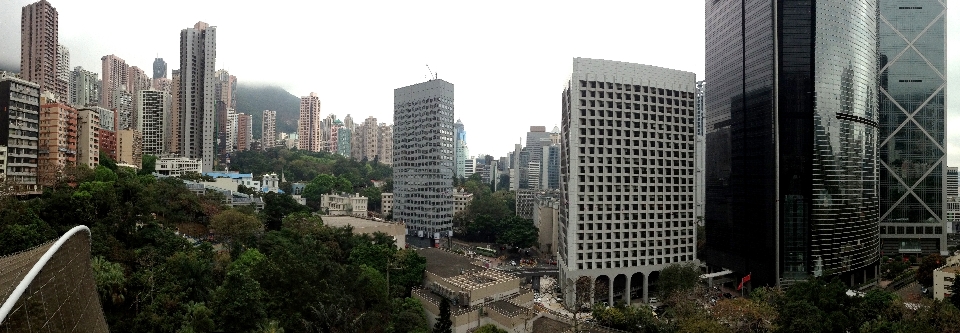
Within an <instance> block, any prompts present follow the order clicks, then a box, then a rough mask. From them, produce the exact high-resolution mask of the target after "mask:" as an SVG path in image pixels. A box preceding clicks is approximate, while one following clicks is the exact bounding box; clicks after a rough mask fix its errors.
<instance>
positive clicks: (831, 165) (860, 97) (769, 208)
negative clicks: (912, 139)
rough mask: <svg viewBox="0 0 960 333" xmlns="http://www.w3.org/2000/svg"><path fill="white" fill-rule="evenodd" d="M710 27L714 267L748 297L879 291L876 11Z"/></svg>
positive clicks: (713, 15) (709, 16)
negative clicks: (775, 292)
mask: <svg viewBox="0 0 960 333" xmlns="http://www.w3.org/2000/svg"><path fill="white" fill-rule="evenodd" d="M706 20H707V22H706V32H707V33H706V36H707V38H706V78H705V79H706V81H707V82H710V87H711V88H710V89H709V92H708V93H707V95H706V98H705V110H706V112H705V119H704V130H705V135H706V140H705V141H706V154H707V155H706V167H705V180H704V182H705V183H706V198H705V220H706V221H705V224H706V233H707V235H706V237H707V238H706V240H707V244H706V246H707V249H706V253H705V255H706V258H705V259H706V261H707V263H708V264H709V265H711V266H714V267H722V268H726V269H730V270H733V271H734V272H735V274H736V275H737V277H736V278H738V279H739V278H740V277H741V276H746V275H748V274H751V273H752V275H751V281H752V282H751V283H752V286H761V285H779V284H790V283H792V282H793V281H800V280H805V279H808V278H809V277H811V276H817V275H824V276H828V275H829V276H839V277H840V278H841V279H842V280H843V281H844V282H847V283H851V284H853V283H856V282H858V281H864V280H867V279H869V278H872V277H873V276H874V275H875V274H876V267H877V266H876V265H877V263H878V262H879V234H878V230H879V228H878V218H879V202H878V201H879V199H878V194H877V191H878V189H877V188H878V179H877V178H878V177H877V171H878V170H877V152H876V149H877V148H876V147H877V146H878V143H877V120H878V117H877V99H878V98H877V70H878V63H877V54H876V50H877V1H876V0H814V1H810V0H776V1H774V0H716V1H713V0H711V1H707V2H706ZM748 288H749V287H748Z"/></svg>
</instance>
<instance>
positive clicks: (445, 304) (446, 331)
mask: <svg viewBox="0 0 960 333" xmlns="http://www.w3.org/2000/svg"><path fill="white" fill-rule="evenodd" d="M452 332H453V321H452V320H450V301H449V300H447V298H446V297H443V298H441V299H440V316H439V317H437V323H436V324H433V333H452Z"/></svg>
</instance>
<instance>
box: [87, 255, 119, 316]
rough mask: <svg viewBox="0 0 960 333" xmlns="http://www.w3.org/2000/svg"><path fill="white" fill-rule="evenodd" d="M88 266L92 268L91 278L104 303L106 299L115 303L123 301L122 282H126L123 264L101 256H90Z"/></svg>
mask: <svg viewBox="0 0 960 333" xmlns="http://www.w3.org/2000/svg"><path fill="white" fill-rule="evenodd" d="M90 266H91V267H92V268H93V280H94V281H96V284H97V292H98V293H99V294H100V299H101V300H102V301H103V302H104V304H107V302H106V301H107V300H109V301H110V303H112V304H115V305H116V304H120V303H123V301H124V295H123V291H124V284H126V282H127V277H126V276H125V275H124V274H123V266H121V265H120V264H118V263H113V262H109V261H107V260H106V259H104V258H103V257H102V256H96V257H93V258H91V260H90Z"/></svg>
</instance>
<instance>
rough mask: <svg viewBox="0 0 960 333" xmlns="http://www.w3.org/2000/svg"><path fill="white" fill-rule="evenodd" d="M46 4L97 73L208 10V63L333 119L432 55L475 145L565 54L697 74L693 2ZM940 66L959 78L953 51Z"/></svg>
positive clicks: (548, 105)
mask: <svg viewBox="0 0 960 333" xmlns="http://www.w3.org/2000/svg"><path fill="white" fill-rule="evenodd" d="M48 1H50V2H51V4H53V6H54V7H56V8H57V11H58V12H59V15H60V43H61V44H64V45H66V46H67V47H68V48H69V49H70V55H71V68H72V67H75V66H83V67H84V68H87V69H90V70H93V71H95V72H98V73H99V72H100V67H101V66H100V57H102V56H104V55H108V54H115V55H117V56H119V57H121V58H123V59H124V60H126V61H127V64H129V65H131V66H139V67H140V68H143V69H144V71H146V72H147V73H152V66H153V59H154V58H155V57H156V56H159V57H161V58H164V59H165V60H166V61H167V63H168V71H169V70H173V69H176V68H179V60H178V59H179V33H180V30H181V29H183V28H188V27H193V25H194V24H195V23H196V22H197V21H204V22H207V23H209V24H210V25H213V26H216V27H217V67H218V68H223V69H227V70H229V71H230V73H231V74H233V75H236V76H237V79H238V80H239V81H243V82H248V83H269V84H275V85H279V86H281V87H283V88H285V89H287V91H289V92H291V93H293V94H294V95H297V96H304V95H308V94H309V93H310V92H316V93H317V94H318V95H319V96H320V100H321V103H322V107H321V109H322V111H323V114H325V115H326V114H330V113H333V114H336V115H337V117H338V118H340V119H342V118H343V117H344V116H345V115H347V114H350V115H351V116H352V117H353V118H354V119H355V120H357V121H362V120H363V119H365V118H366V117H367V116H374V117H376V118H377V119H378V120H380V121H381V122H387V123H393V89H394V88H398V87H403V86H407V85H410V84H415V83H418V82H422V81H425V80H426V78H427V76H428V71H427V66H426V65H428V64H429V65H430V69H431V70H432V71H433V72H435V73H438V75H439V78H441V79H443V80H446V81H449V82H451V83H453V84H454V85H455V91H456V100H455V116H456V118H459V119H461V120H462V121H463V123H464V125H465V127H466V130H467V143H468V145H469V147H470V153H471V155H477V154H490V155H494V156H503V155H506V153H507V152H508V151H510V150H512V149H513V144H514V143H519V142H521V138H522V137H524V136H525V133H526V132H527V130H528V129H529V126H536V125H542V126H546V127H547V129H548V130H550V129H551V128H553V126H554V125H559V123H560V94H561V92H562V90H563V86H564V83H565V82H566V80H567V79H568V77H569V75H570V72H571V68H572V58H574V57H586V58H599V59H609V60H618V61H626V62H635V63H642V64H648V65H655V66H661V67H667V68H672V69H679V70H685V71H691V72H694V73H696V75H697V79H698V80H702V79H703V73H704V2H703V0H673V1H653V0H644V1H589V2H576V3H574V2H552V1H485V2H474V3H470V4H467V3H461V2H451V1H375V2H368V1H285V0H273V1H268V2H262V3H263V5H257V6H252V5H247V3H245V2H228V1H206V0H189V1H184V0H167V1H159V2H149V3H139V2H130V1H122V0H90V1H75V0H48ZM32 2H34V1H33V0H0V4H2V5H0V37H2V38H0V68H7V69H14V70H17V69H19V58H20V54H19V52H18V51H19V49H20V8H21V7H22V6H24V5H26V4H29V3H32ZM134 3H136V4H134ZM947 17H950V18H954V19H955V18H958V17H960V13H957V10H956V9H951V10H950V13H948V15H947ZM958 27H960V25H950V28H949V29H950V32H949V34H948V35H949V36H951V40H950V42H949V43H948V45H950V47H949V50H948V52H947V53H948V54H960V53H958V52H957V51H956V50H957V47H958V46H960V41H958V40H957V37H960V31H958V29H957V28H958ZM168 77H169V75H168ZM949 77H950V80H951V81H952V82H960V81H956V80H958V79H960V62H954V63H953V64H951V66H950V70H949ZM958 87H960V84H953V85H952V86H951V88H950V89H949V93H948V96H949V97H948V103H949V105H950V106H949V108H950V111H949V114H950V116H951V117H950V118H949V121H948V123H949V124H948V126H949V128H957V129H960V127H957V126H960V122H958V120H960V119H958V118H957V117H956V116H957V114H956V113H957V112H956V111H955V109H956V107H955V106H956V105H958V104H957V103H956V102H954V101H956V98H957V97H958V95H957V94H958V91H957V89H958ZM239 111H241V112H242V111H245V110H239ZM951 132H952V133H960V131H951ZM948 141H949V145H948V146H949V147H950V151H951V152H953V151H955V150H956V149H958V148H960V136H958V135H953V134H950V135H949V137H948ZM949 165H960V156H956V154H953V155H951V158H950V163H949Z"/></svg>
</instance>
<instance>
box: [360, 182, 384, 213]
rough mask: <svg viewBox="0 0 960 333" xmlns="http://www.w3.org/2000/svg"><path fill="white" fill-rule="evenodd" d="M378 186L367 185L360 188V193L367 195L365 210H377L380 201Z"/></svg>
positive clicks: (378, 209)
mask: <svg viewBox="0 0 960 333" xmlns="http://www.w3.org/2000/svg"><path fill="white" fill-rule="evenodd" d="M380 194H381V193H380V188H378V187H376V186H368V187H365V188H363V190H360V195H362V196H365V197H367V210H369V211H374V212H379V211H380V206H381V202H382V198H381V195H380Z"/></svg>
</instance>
